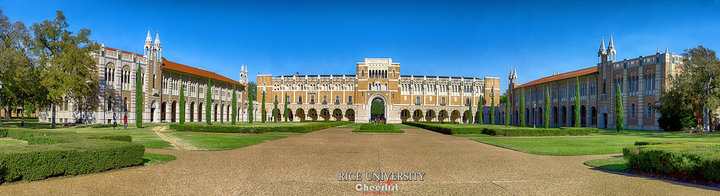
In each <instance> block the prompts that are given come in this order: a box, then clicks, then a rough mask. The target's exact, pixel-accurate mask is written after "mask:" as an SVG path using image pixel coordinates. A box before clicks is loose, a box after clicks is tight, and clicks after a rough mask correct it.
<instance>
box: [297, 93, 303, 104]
mask: <svg viewBox="0 0 720 196" xmlns="http://www.w3.org/2000/svg"><path fill="white" fill-rule="evenodd" d="M297 103H298V104H302V103H303V102H302V95H299V96H298V102H297Z"/></svg>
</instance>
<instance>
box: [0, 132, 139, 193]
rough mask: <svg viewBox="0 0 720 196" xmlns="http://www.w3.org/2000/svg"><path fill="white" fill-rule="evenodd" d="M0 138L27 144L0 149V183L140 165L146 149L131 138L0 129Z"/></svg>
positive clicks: (110, 135)
mask: <svg viewBox="0 0 720 196" xmlns="http://www.w3.org/2000/svg"><path fill="white" fill-rule="evenodd" d="M0 137H12V138H15V139H21V140H27V141H28V145H22V146H3V147H0V182H10V181H15V180H20V179H22V180H41V179H45V178H48V177H52V176H63V175H77V174H87V173H95V172H101V171H106V170H110V169H117V168H121V167H127V166H133V165H139V164H141V163H142V156H143V154H144V153H145V147H144V146H143V145H142V144H137V143H132V142H129V141H131V138H130V136H125V135H121V136H119V135H112V134H78V133H75V132H61V131H44V130H24V129H0Z"/></svg>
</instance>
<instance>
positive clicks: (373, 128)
mask: <svg viewBox="0 0 720 196" xmlns="http://www.w3.org/2000/svg"><path fill="white" fill-rule="evenodd" d="M352 132H377V133H404V131H402V130H400V129H398V128H397V127H395V125H388V124H378V125H375V124H363V125H360V127H359V128H357V129H355V130H353V131H352Z"/></svg>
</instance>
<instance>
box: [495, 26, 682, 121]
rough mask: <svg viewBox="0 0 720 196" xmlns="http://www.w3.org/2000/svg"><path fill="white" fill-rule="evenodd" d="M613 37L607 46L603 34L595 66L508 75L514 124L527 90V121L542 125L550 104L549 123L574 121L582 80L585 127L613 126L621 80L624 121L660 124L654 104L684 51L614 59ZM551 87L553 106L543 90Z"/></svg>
mask: <svg viewBox="0 0 720 196" xmlns="http://www.w3.org/2000/svg"><path fill="white" fill-rule="evenodd" d="M615 56H616V50H615V45H614V43H613V38H612V37H610V42H609V45H608V47H607V49H606V48H605V41H604V39H603V40H602V41H601V45H600V49H599V51H598V63H597V65H596V66H593V67H589V68H585V69H581V70H576V71H572V72H567V73H557V74H553V75H551V76H548V77H544V78H540V79H538V80H534V81H531V82H528V83H525V84H521V85H517V84H516V81H517V72H516V70H512V71H511V72H510V76H509V78H508V79H509V84H508V85H509V86H508V89H510V90H509V91H508V92H509V94H508V98H509V99H510V100H511V104H512V105H511V113H510V114H511V118H510V119H511V124H520V120H519V116H520V115H521V114H522V112H520V111H519V110H520V96H521V94H522V91H524V93H525V112H524V116H525V119H526V120H525V123H526V125H527V126H533V125H542V124H543V122H544V121H543V119H542V118H543V116H544V115H543V112H544V111H545V110H550V118H551V119H550V124H551V126H561V127H562V126H575V125H574V122H575V121H574V119H575V115H574V113H575V110H574V107H575V106H574V104H575V89H576V84H578V83H577V82H576V80H577V81H579V86H580V88H579V89H580V91H579V94H580V121H581V122H580V123H581V126H583V127H598V128H614V127H615V123H616V115H615V103H616V102H615V87H616V85H619V86H620V89H621V95H622V103H623V114H624V117H623V123H624V128H626V129H642V130H660V128H659V126H658V122H657V120H658V118H660V113H659V112H657V111H655V108H654V106H655V105H656V104H657V103H658V102H659V101H660V96H662V93H663V92H665V90H666V89H667V88H668V87H667V83H668V78H667V76H668V75H669V74H675V73H676V67H677V66H678V65H679V64H680V63H682V58H683V57H682V56H679V55H676V54H674V53H669V52H668V49H667V48H666V49H665V52H664V53H661V52H660V51H659V50H658V51H657V52H656V53H655V54H652V55H648V56H639V57H638V58H633V59H623V60H622V61H616V60H615ZM546 89H547V90H548V91H550V108H544V107H545V106H544V105H545V104H544V103H545V102H544V99H545V92H546Z"/></svg>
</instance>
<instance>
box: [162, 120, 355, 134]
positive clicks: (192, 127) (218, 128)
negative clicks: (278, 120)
mask: <svg viewBox="0 0 720 196" xmlns="http://www.w3.org/2000/svg"><path fill="white" fill-rule="evenodd" d="M351 123H352V122H348V121H330V122H321V123H312V124H304V125H296V126H278V127H273V126H271V125H272V124H268V126H260V127H247V126H234V125H204V124H183V125H181V124H170V128H171V129H175V130H177V131H191V132H218V133H265V132H294V133H308V132H312V131H316V130H321V129H327V128H330V127H335V126H340V125H345V124H351Z"/></svg>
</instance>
